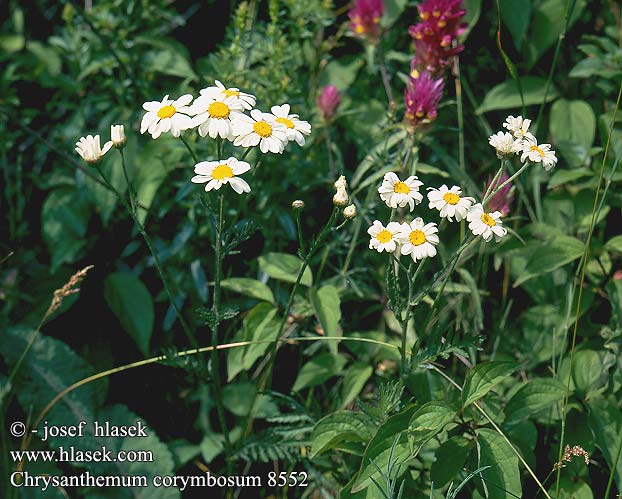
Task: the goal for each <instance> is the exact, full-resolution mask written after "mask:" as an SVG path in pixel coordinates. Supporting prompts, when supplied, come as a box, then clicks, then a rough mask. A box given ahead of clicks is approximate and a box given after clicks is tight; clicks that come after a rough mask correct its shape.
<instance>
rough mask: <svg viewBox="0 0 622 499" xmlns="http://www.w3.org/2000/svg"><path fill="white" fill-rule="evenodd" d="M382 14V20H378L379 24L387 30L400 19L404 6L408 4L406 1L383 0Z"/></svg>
mask: <svg viewBox="0 0 622 499" xmlns="http://www.w3.org/2000/svg"><path fill="white" fill-rule="evenodd" d="M383 3H384V13H383V15H382V19H381V20H380V24H381V25H382V26H383V27H385V28H388V27H390V26H391V25H392V24H393V23H394V22H395V21H397V19H398V18H399V17H400V15H401V14H402V12H404V9H405V8H406V5H407V4H408V0H384V2H383Z"/></svg>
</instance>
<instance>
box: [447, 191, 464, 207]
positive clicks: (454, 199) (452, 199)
mask: <svg viewBox="0 0 622 499" xmlns="http://www.w3.org/2000/svg"><path fill="white" fill-rule="evenodd" d="M443 199H444V200H445V202H446V203H447V204H451V205H454V204H458V201H460V196H458V194H454V193H453V192H447V193H445V195H444V196H443Z"/></svg>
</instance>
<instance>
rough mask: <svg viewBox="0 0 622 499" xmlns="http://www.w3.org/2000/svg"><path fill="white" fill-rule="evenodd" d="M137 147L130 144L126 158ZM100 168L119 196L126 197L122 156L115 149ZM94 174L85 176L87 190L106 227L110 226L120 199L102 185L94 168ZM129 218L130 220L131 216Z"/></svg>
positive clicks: (126, 150) (126, 149) (126, 151)
mask: <svg viewBox="0 0 622 499" xmlns="http://www.w3.org/2000/svg"><path fill="white" fill-rule="evenodd" d="M135 147H136V146H135V145H134V144H129V145H128V146H127V147H126V148H125V153H126V156H131V151H133V150H134V148H135ZM98 168H100V169H101V171H102V173H103V174H104V175H105V176H106V178H107V179H108V181H109V182H110V183H111V184H112V185H113V186H114V188H115V189H117V191H118V192H119V194H121V195H126V192H127V184H126V182H125V176H124V175H123V169H122V165H121V156H120V155H119V154H118V153H117V152H116V151H115V150H114V149H113V150H112V151H110V152H109V153H108V154H107V155H106V158H105V159H104V160H103V161H102V162H101V163H100V164H99V165H98ZM93 173H94V177H90V176H86V175H85V176H84V186H85V187H86V189H85V190H86V193H87V195H88V197H89V200H90V201H91V204H92V205H93V206H94V208H95V210H96V212H97V214H98V215H99V217H100V218H101V220H102V222H103V224H104V226H108V223H109V222H110V217H111V216H112V214H113V213H114V210H115V208H116V206H117V204H118V198H117V195H116V194H115V193H114V192H112V191H111V190H110V189H108V188H107V187H106V186H105V185H103V184H102V182H101V177H100V176H99V173H97V171H96V170H95V169H94V168H93ZM98 180H99V182H98ZM127 216H128V218H129V215H127ZM130 220H131V218H130Z"/></svg>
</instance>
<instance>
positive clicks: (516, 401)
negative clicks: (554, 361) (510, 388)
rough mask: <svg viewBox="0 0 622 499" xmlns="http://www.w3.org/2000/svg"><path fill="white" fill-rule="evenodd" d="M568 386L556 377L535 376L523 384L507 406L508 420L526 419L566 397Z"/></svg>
mask: <svg viewBox="0 0 622 499" xmlns="http://www.w3.org/2000/svg"><path fill="white" fill-rule="evenodd" d="M565 391H566V387H565V386H564V384H563V383H561V382H560V381H558V380H557V379H555V378H535V379H533V380H531V381H529V382H528V383H526V384H525V385H523V386H522V387H521V388H520V389H519V390H518V391H517V392H516V393H515V394H514V396H513V397H512V398H511V399H510V401H509V402H508V404H507V405H506V406H505V410H504V412H505V415H506V421H508V422H516V421H520V420H521V419H526V418H528V417H529V416H532V415H534V414H536V413H537V412H539V411H541V410H543V409H546V408H548V407H550V406H551V405H553V404H554V403H556V402H559V401H560V400H562V399H563V398H564V393H565Z"/></svg>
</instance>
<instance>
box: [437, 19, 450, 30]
mask: <svg viewBox="0 0 622 499" xmlns="http://www.w3.org/2000/svg"><path fill="white" fill-rule="evenodd" d="M436 24H437V25H438V27H439V28H444V27H445V26H447V21H445V20H443V19H441V20H440V21H439V22H438V23H436Z"/></svg>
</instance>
